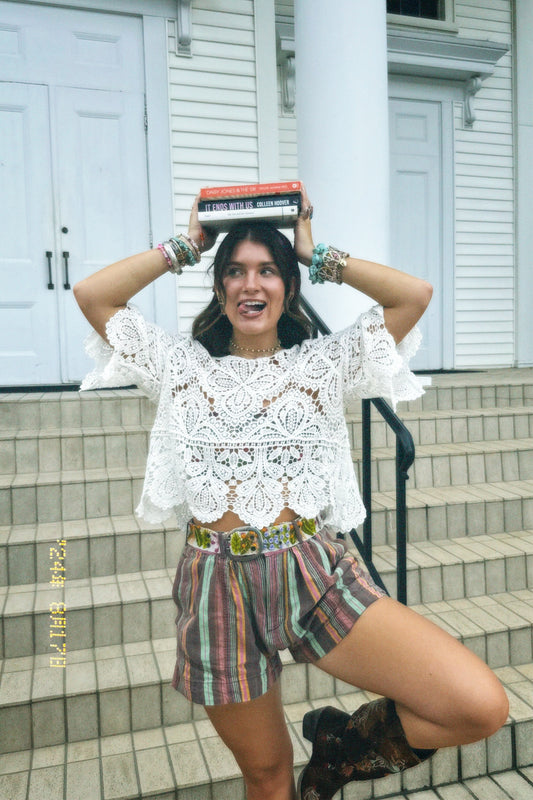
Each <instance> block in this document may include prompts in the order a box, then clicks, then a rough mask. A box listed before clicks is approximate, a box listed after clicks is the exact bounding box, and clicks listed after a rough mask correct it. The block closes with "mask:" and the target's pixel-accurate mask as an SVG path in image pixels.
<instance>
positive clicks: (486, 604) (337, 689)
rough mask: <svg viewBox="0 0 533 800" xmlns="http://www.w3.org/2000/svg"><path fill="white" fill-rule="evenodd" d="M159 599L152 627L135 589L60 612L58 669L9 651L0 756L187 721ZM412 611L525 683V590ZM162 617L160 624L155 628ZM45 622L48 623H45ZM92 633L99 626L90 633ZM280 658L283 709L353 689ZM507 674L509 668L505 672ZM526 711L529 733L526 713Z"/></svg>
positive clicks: (528, 658) (532, 618)
mask: <svg viewBox="0 0 533 800" xmlns="http://www.w3.org/2000/svg"><path fill="white" fill-rule="evenodd" d="M132 589H133V587H132ZM139 598H141V599H139ZM167 602H170V603H171V601H166V600H165V599H160V604H159V605H157V601H154V602H153V605H154V606H156V607H157V615H158V617H159V620H158V621H157V626H156V623H155V622H154V621H153V620H154V618H155V615H153V617H152V625H151V626H150V624H149V622H150V620H149V618H148V616H149V609H148V607H147V606H148V603H147V601H146V598H144V597H141V594H140V592H139V591H138V593H137V597H135V596H134V593H133V590H132V595H131V596H130V597H128V598H127V599H126V600H125V602H124V606H125V607H126V608H125V610H122V609H121V608H120V606H118V604H114V603H113V601H111V602H110V603H108V609H109V615H107V614H106V611H107V610H108V609H106V607H105V606H101V607H100V612H101V613H100V616H99V617H98V613H97V612H98V607H97V606H96V607H95V608H94V609H92V610H91V609H89V613H87V614H86V615H85V617H83V615H81V614H78V609H76V608H75V607H71V608H70V609H69V607H68V606H67V611H66V617H67V628H66V666H65V667H64V668H62V667H52V666H51V665H50V664H51V661H50V648H49V647H48V648H47V652H45V653H42V654H38V655H33V654H32V651H30V653H25V654H19V652H18V651H17V650H16V648H15V646H14V645H11V652H10V653H7V654H6V657H5V658H4V660H3V662H2V676H1V681H0V752H3V751H11V750H18V749H25V748H28V747H32V746H34V747H35V746H45V745H51V744H59V743H61V742H63V741H64V740H65V737H67V739H68V741H77V740H80V739H86V738H91V736H99V735H105V734H109V733H126V732H128V731H130V730H137V729H143V728H147V727H153V726H155V725H158V724H161V723H162V722H165V723H166V722H169V721H171V722H176V721H186V720H189V719H190V718H191V713H192V712H191V706H190V704H189V703H187V702H186V701H185V700H184V699H183V698H182V697H181V695H177V694H176V693H175V692H173V690H172V689H171V687H170V685H169V684H170V679H171V676H172V674H173V669H174V661H175V651H176V640H175V633H174V630H173V627H174V626H173V619H174V610H173V608H170V607H169V608H166V609H165V607H164V604H165V603H167ZM143 606H144V607H145V608H143ZM413 608H414V609H415V610H416V611H418V612H419V613H421V614H423V615H424V616H425V617H427V618H428V619H431V620H432V621H434V622H435V623H436V624H437V625H439V626H440V627H441V628H443V629H444V630H447V631H448V632H449V633H450V634H451V635H452V636H454V637H455V638H457V639H459V640H460V641H462V642H463V643H464V644H465V645H466V646H467V647H468V648H469V649H471V650H472V651H473V652H475V653H477V654H478V655H479V656H480V657H481V658H482V659H483V660H484V661H485V662H486V663H488V664H489V666H491V667H492V668H493V669H496V668H501V667H508V665H515V666H516V665H523V664H530V666H529V667H527V668H526V667H524V668H523V669H522V671H521V672H520V670H519V672H520V674H522V673H523V672H524V670H527V669H529V673H530V674H528V677H529V678H531V679H532V680H533V666H531V662H532V661H533V655H532V652H533V647H532V628H533V626H532V623H533V591H532V590H529V589H522V590H518V591H516V592H508V593H503V594H499V595H491V596H486V595H484V596H480V597H473V598H468V599H464V598H462V599H458V600H448V601H441V602H435V603H425V604H419V605H414V606H413ZM121 615H123V619H124V622H123V624H124V625H126V626H127V625H129V626H130V628H131V631H130V632H126V633H125V634H122V633H121V632H120V631H118V632H117V633H116V634H115V635H114V636H113V637H109V639H108V641H113V642H114V643H113V644H111V643H109V644H105V645H102V644H97V645H96V647H95V646H92V645H91V644H90V642H89V643H87V644H86V647H85V648H84V649H76V641H75V640H76V638H77V640H78V642H77V644H80V643H81V644H83V641H82V633H81V632H80V631H79V630H76V629H77V627H78V626H79V625H84V626H85V627H87V628H88V629H89V636H88V637H87V638H88V639H89V640H92V641H97V642H100V641H101V640H102V639H103V640H104V641H105V636H102V637H100V639H99V638H97V637H96V636H95V634H94V632H93V628H94V625H93V623H92V619H93V617H96V618H97V620H98V619H99V620H100V623H101V627H102V628H104V626H105V625H106V623H107V624H109V625H111V626H113V627H114V628H118V626H119V625H120V623H121ZM163 615H164V616H165V618H166V619H167V622H168V624H164V623H162V622H161V619H160V618H161V616H163ZM45 621H46V623H47V624H48V618H46V620H45ZM17 624H18V631H19V635H20V636H23V635H24V628H23V625H22V624H21V622H20V620H18V621H17ZM98 630H99V629H98V627H97V628H96V631H97V633H98ZM8 633H9V631H8ZM104 633H105V631H104ZM136 633H137V634H139V635H138V636H137V638H136V639H135V638H133V636H132V634H136ZM141 637H142V638H141ZM121 638H122V639H123V640H124V641H123V642H120V639H121ZM116 639H118V642H117V641H116ZM282 655H283V659H282V660H283V661H284V664H285V667H286V669H285V670H284V672H283V677H282V681H283V683H282V686H283V691H284V700H285V702H287V703H290V702H292V703H293V702H306V701H308V700H313V701H314V700H321V699H323V698H325V697H329V696H330V695H336V696H340V695H342V694H344V693H346V692H347V691H353V688H352V687H349V686H347V685H346V684H342V682H340V681H336V680H334V679H333V678H331V677H330V676H328V675H325V674H323V673H321V672H320V671H319V670H317V668H316V667H313V666H311V665H308V664H296V663H294V662H292V660H291V658H290V656H289V654H288V653H283V654H282ZM52 663H57V662H52ZM515 673H516V670H512V671H511V673H510V674H512V675H515ZM525 679H526V678H525V677H524V678H523V680H525ZM531 690H532V687H531V685H530V684H528V691H529V692H531ZM171 695H172V696H173V699H171ZM174 695H175V696H174ZM520 696H521V695H520ZM524 696H525V695H524ZM532 697H533V695H531V694H530V699H531V698H532ZM532 702H533V701H532ZM529 711H530V713H531V717H532V721H531V726H530V727H531V728H532V729H533V709H531V708H530V709H529ZM169 715H170V716H171V717H172V718H171V719H169ZM176 715H177V716H176Z"/></svg>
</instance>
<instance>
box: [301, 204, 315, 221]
mask: <svg viewBox="0 0 533 800" xmlns="http://www.w3.org/2000/svg"><path fill="white" fill-rule="evenodd" d="M301 217H302V219H312V218H313V206H306V207H305V208H304V209H303V210H302V212H301Z"/></svg>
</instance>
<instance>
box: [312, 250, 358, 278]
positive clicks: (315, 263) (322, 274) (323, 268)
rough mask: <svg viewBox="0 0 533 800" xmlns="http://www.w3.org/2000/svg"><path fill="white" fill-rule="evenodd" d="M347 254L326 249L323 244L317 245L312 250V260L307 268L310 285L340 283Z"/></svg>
mask: <svg viewBox="0 0 533 800" xmlns="http://www.w3.org/2000/svg"><path fill="white" fill-rule="evenodd" d="M347 258H349V254H348V253H344V252H343V251H342V250H336V249H335V248H334V247H328V246H327V245H325V244H322V243H320V244H317V246H316V247H315V249H314V250H313V258H312V260H311V264H310V266H309V278H310V280H311V283H324V282H325V281H332V283H342V271H343V269H344V267H345V266H346V259H347Z"/></svg>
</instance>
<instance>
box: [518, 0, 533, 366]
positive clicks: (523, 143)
mask: <svg viewBox="0 0 533 800" xmlns="http://www.w3.org/2000/svg"><path fill="white" fill-rule="evenodd" d="M515 9H516V11H515V13H516V24H515V30H516V34H515V35H516V50H515V52H516V102H517V137H518V148H517V150H518V152H517V156H516V176H517V184H518V189H517V217H516V219H517V225H516V260H517V266H516V298H517V307H516V311H517V325H516V337H517V341H516V363H517V366H519V367H531V366H533V336H532V335H531V303H532V301H533V227H532V225H531V219H532V218H533V188H532V185H531V172H532V169H533V90H532V88H531V74H532V73H533V5H532V3H531V0H516V5H515Z"/></svg>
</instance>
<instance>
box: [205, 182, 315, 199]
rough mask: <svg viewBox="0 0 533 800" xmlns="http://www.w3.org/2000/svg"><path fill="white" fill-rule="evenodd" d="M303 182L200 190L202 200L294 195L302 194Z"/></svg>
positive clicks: (251, 184)
mask: <svg viewBox="0 0 533 800" xmlns="http://www.w3.org/2000/svg"><path fill="white" fill-rule="evenodd" d="M301 189H302V184H301V181H279V182H278V183H250V184H246V185H243V186H204V188H203V189H200V200H212V199H213V198H226V197H227V198H229V197H254V196H256V195H268V194H292V193H296V192H300V191H301Z"/></svg>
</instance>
